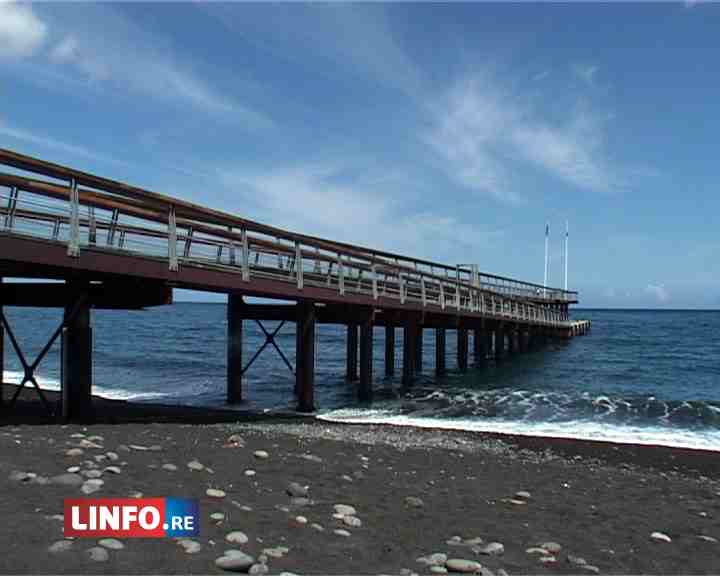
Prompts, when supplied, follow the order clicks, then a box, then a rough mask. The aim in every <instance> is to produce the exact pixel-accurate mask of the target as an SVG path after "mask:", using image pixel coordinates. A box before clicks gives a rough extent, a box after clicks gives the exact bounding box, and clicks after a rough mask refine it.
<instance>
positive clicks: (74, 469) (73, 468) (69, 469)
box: [67, 466, 80, 474]
mask: <svg viewBox="0 0 720 576" xmlns="http://www.w3.org/2000/svg"><path fill="white" fill-rule="evenodd" d="M67 471H68V472H70V473H71V474H74V473H75V472H80V466H70V468H68V469H67Z"/></svg>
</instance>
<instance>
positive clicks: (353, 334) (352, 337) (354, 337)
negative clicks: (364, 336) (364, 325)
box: [346, 323, 358, 382]
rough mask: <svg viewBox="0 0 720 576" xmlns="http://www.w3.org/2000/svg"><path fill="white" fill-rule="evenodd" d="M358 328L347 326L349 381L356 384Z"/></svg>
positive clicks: (355, 325)
mask: <svg viewBox="0 0 720 576" xmlns="http://www.w3.org/2000/svg"><path fill="white" fill-rule="evenodd" d="M357 354H358V327H357V324H352V323H350V324H348V325H347V358H346V360H347V379H348V380H350V381H351V382H354V381H355V380H357V378H358V355H357Z"/></svg>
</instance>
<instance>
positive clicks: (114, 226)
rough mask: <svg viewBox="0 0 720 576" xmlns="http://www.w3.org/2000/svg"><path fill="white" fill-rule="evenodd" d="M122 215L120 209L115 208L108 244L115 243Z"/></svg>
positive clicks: (109, 229) (109, 228)
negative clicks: (116, 231) (119, 219)
mask: <svg viewBox="0 0 720 576" xmlns="http://www.w3.org/2000/svg"><path fill="white" fill-rule="evenodd" d="M119 217H120V211H119V210H118V209H117V208H114V209H113V211H112V216H111V217H110V226H109V227H108V232H107V245H108V246H112V245H113V244H115V230H116V229H117V223H118V218H119Z"/></svg>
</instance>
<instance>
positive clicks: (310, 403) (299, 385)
mask: <svg viewBox="0 0 720 576" xmlns="http://www.w3.org/2000/svg"><path fill="white" fill-rule="evenodd" d="M297 334H298V335H297V338H296V340H295V345H296V355H295V357H296V360H295V389H296V391H297V396H298V411H299V412H312V411H313V410H314V409H315V305H314V304H313V303H312V302H308V301H307V300H301V301H299V302H298V303H297Z"/></svg>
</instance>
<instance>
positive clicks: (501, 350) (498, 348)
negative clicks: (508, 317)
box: [495, 322, 505, 362]
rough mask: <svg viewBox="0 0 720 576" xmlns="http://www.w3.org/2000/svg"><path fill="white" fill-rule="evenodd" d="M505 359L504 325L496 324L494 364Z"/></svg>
mask: <svg viewBox="0 0 720 576" xmlns="http://www.w3.org/2000/svg"><path fill="white" fill-rule="evenodd" d="M504 359H505V325H504V324H503V323H502V322H498V323H497V324H496V326H495V362H502V361H503V360H504Z"/></svg>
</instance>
